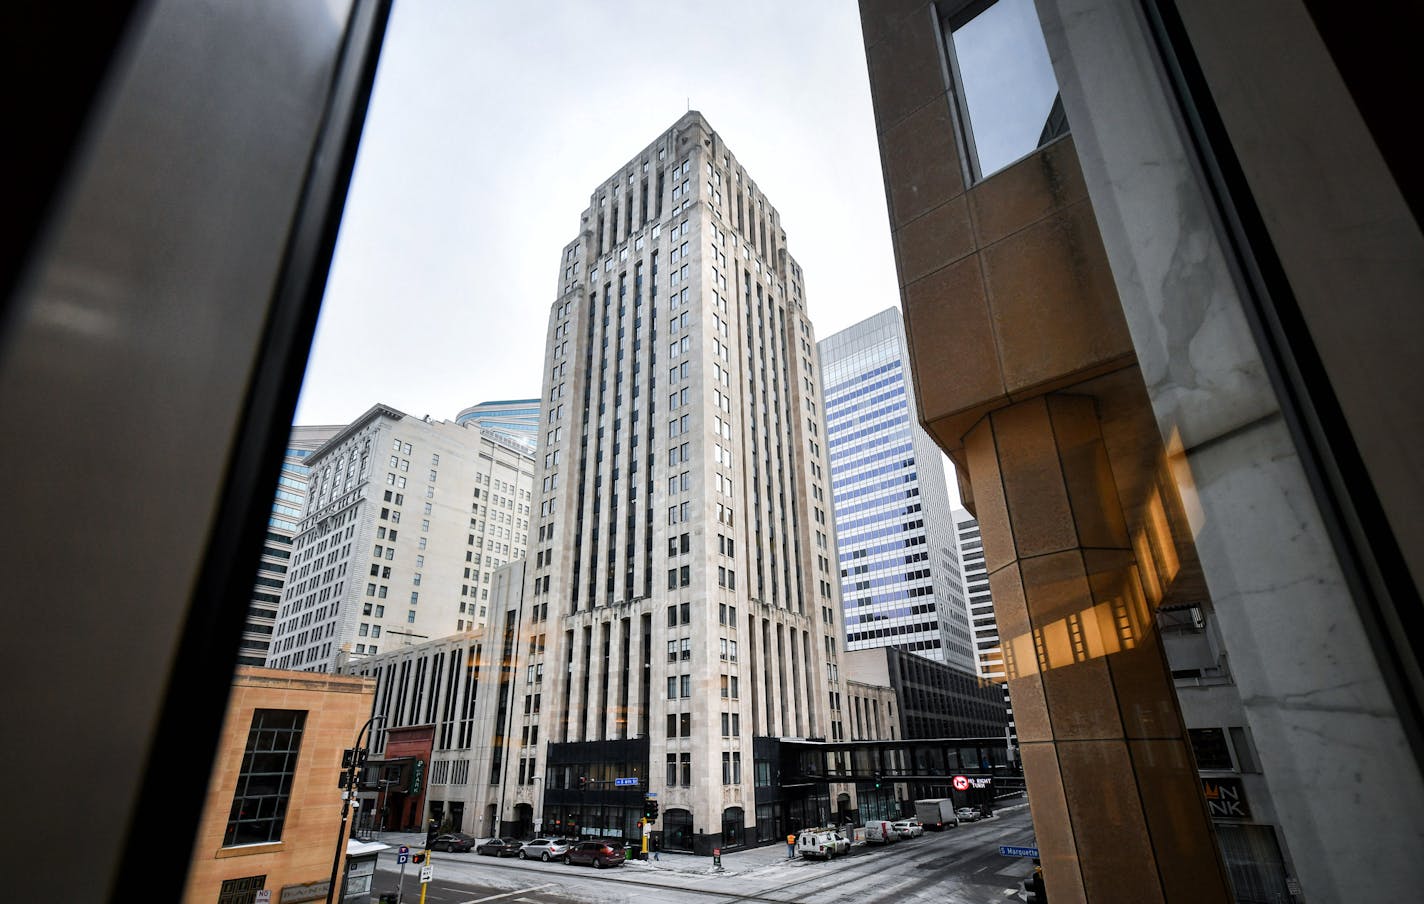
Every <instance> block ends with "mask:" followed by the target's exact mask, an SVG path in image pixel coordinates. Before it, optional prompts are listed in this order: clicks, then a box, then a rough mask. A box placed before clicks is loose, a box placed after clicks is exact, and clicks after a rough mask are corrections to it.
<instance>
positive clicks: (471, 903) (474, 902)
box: [460, 882, 556, 904]
mask: <svg viewBox="0 0 1424 904" xmlns="http://www.w3.org/2000/svg"><path fill="white" fill-rule="evenodd" d="M555 884H556V883H553V882H545V883H544V884H543V885H535V886H534V887H532V888H521V889H519V890H518V891H507V892H505V893H504V894H501V895H490V896H489V897H488V898H471V899H470V900H468V901H462V902H460V904H484V902H486V901H498V900H499V899H501V898H512V897H514V896H515V895H527V894H528V893H529V892H531V891H538V890H539V889H541V888H552V887H553V886H554V885H555ZM519 900H520V901H529V900H530V899H529V898H520V899H519ZM534 904H538V902H534Z"/></svg>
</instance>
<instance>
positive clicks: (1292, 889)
mask: <svg viewBox="0 0 1424 904" xmlns="http://www.w3.org/2000/svg"><path fill="white" fill-rule="evenodd" d="M1322 11H1323V10H1322V8H1317V5H1315V4H1309V3H1306V4H1229V3H1191V4H1185V3H1178V4H1173V3H1159V2H1143V3H1129V2H1119V0H1036V2H1030V0H996V2H984V0H972V2H971V0H946V2H938V3H929V2H915V0H910V2H888V0H887V2H878V0H861V14H862V26H863V31H864V39H865V45H866V55H867V61H868V64H869V72H870V80H871V93H872V97H873V100H874V106H875V119H876V128H877V131H878V135H879V142H880V150H881V158H882V165H883V169H884V175H885V183H886V194H887V198H888V202H889V213H890V220H891V228H892V230H893V235H894V244H895V250H896V255H897V265H898V270H899V276H900V283H901V293H902V300H903V311H904V315H905V319H906V324H907V329H908V332H909V336H910V349H911V355H912V358H913V369H914V373H915V383H916V388H917V398H918V401H919V405H920V412H919V413H920V418H921V421H922V422H923V423H924V424H925V426H926V428H927V429H928V430H929V431H930V432H931V433H932V434H933V435H934V437H935V439H936V441H937V442H938V443H939V444H940V446H941V447H942V448H944V449H945V451H946V452H947V453H948V454H949V455H950V456H951V457H952V458H953V459H954V461H955V463H956V465H957V466H958V472H959V475H960V478H961V482H962V486H961V495H962V497H963V499H964V502H965V505H966V507H967V508H968V509H969V510H970V511H971V512H972V513H973V514H974V515H975V516H976V517H977V519H978V521H979V526H980V530H981V532H982V538H983V547H984V557H985V568H986V571H987V572H988V576H989V583H990V589H991V591H992V597H993V601H994V609H995V612H996V616H997V619H998V628H999V635H1000V640H1001V645H1002V651H1003V661H1004V668H1005V672H1006V675H1007V678H1008V683H1009V689H1010V693H1011V696H1012V701H1013V709H1014V717H1015V721H1016V724H1017V729H1018V734H1019V738H1020V741H1021V749H1022V755H1023V762H1024V769H1025V773H1026V777H1027V782H1028V788H1029V792H1030V799H1031V802H1032V808H1033V818H1034V827H1035V830H1036V833H1037V837H1038V845H1039V848H1040V850H1041V851H1042V859H1043V868H1044V876H1045V880H1046V882H1047V888H1048V895H1049V897H1050V898H1051V899H1052V900H1053V901H1054V902H1055V904H1057V902H1063V901H1134V902H1151V901H1225V900H1231V899H1232V898H1233V896H1234V897H1235V898H1237V899H1239V900H1251V901H1256V900H1261V901H1301V900H1312V901H1345V900H1395V899H1403V898H1412V897H1415V896H1417V895H1418V891H1419V888H1420V887H1424V867H1421V860H1420V858H1419V857H1418V855H1417V854H1418V851H1419V850H1420V848H1421V845H1424V819H1421V817H1420V814H1421V813H1424V781H1421V768H1420V767H1421V762H1422V761H1424V760H1421V751H1424V744H1421V741H1420V738H1421V718H1420V712H1421V706H1420V700H1421V693H1420V691H1421V688H1424V680H1421V670H1420V657H1419V647H1418V637H1419V636H1420V635H1419V631H1418V624H1419V612H1420V608H1419V599H1420V588H1419V576H1420V575H1421V574H1424V543H1421V542H1420V536H1421V532H1420V530H1419V527H1418V524H1419V521H1418V518H1417V517H1416V514H1415V512H1416V509H1417V506H1418V500H1419V499H1420V496H1421V492H1420V486H1421V484H1420V474H1421V473H1424V467H1421V461H1420V451H1419V450H1420V448H1421V447H1420V445H1419V443H1418V441H1417V438H1418V435H1419V432H1420V429H1419V428H1420V414H1419V413H1420V411H1421V410H1424V399H1421V387H1424V381H1421V380H1419V376H1418V365H1417V351H1416V349H1417V348H1418V346H1419V344H1420V341H1421V340H1424V318H1421V317H1420V315H1419V312H1420V310H1421V308H1420V305H1419V304H1418V301H1419V299H1420V298H1421V297H1424V277H1421V274H1424V268H1422V267H1421V266H1420V264H1421V261H1424V233H1421V230H1420V226H1419V219H1418V215H1417V208H1414V209H1413V210H1411V208H1410V206H1409V201H1408V199H1407V198H1406V197H1402V196H1401V193H1400V183H1399V182H1398V181H1396V180H1398V179H1402V178H1406V177H1408V178H1413V177H1412V173H1414V172H1416V171H1417V167H1416V166H1414V165H1413V158H1414V151H1413V149H1412V146H1411V145H1410V144H1409V143H1408V142H1404V143H1401V142H1400V141H1399V137H1400V135H1401V134H1402V133H1396V132H1393V131H1392V127H1393V125H1394V123H1393V119H1394V117H1393V116H1390V115H1388V113H1386V115H1383V116H1381V115H1380V114H1381V112H1382V111H1387V110H1392V109H1393V108H1392V107H1381V106H1379V105H1378V102H1379V101H1380V100H1381V99H1382V95H1381V94H1380V89H1381V88H1387V87H1388V86H1387V85H1382V84H1381V83H1380V81H1379V80H1378V79H1377V78H1376V76H1375V73H1376V72H1377V62H1378V61H1377V59H1376V55H1375V54H1374V53H1373V52H1372V48H1373V47H1374V45H1375V43H1376V41H1379V40H1385V41H1387V40H1389V39H1388V37H1387V36H1383V35H1378V34H1375V33H1374V32H1376V31H1378V30H1379V29H1377V28H1370V29H1369V33H1368V34H1366V33H1364V32H1361V31H1358V30H1356V28H1357V23H1356V22H1355V21H1354V18H1355V17H1348V16H1343V15H1342V16H1334V17H1323V16H1322V15H1321V14H1320V13H1321V12H1322ZM1359 27H1360V28H1369V25H1368V23H1365V24H1362V25H1359ZM1337 67H1339V68H1337ZM1396 87H1397V86H1396ZM1405 160H1407V161H1409V162H1408V164H1407V165H1406V166H1404V167H1401V166H1400V163H1401V162H1402V161H1405ZM951 362H952V363H951ZM1208 629H1210V630H1212V631H1214V632H1215V634H1214V635H1213V637H1212V638H1209V639H1204V640H1209V641H1210V642H1201V643H1195V642H1191V643H1189V642H1184V637H1183V635H1184V634H1192V633H1195V634H1198V635H1200V634H1201V633H1202V632H1204V631H1206V630H1208ZM1164 635H1165V637H1164ZM1199 639H1202V638H1199ZM1217 640H1219V642H1220V644H1219V649H1215V648H1213V647H1212V643H1215V642H1216V641H1217ZM1169 644H1170V645H1171V646H1172V647H1173V648H1175V655H1176V656H1178V657H1180V656H1181V655H1183V654H1192V655H1195V656H1196V660H1195V661H1194V662H1190V663H1184V662H1178V661H1177V660H1176V659H1172V658H1171V657H1173V656H1174V650H1173V649H1168V646H1169ZM1222 652H1224V654H1225V655H1220V654H1221V653H1222ZM1169 661H1170V662H1171V665H1170V666H1169ZM1180 666H1187V667H1185V668H1184V667H1180ZM1174 678H1177V679H1178V680H1179V681H1182V682H1189V683H1190V684H1191V687H1192V689H1193V690H1192V698H1193V699H1191V701H1190V707H1184V706H1183V705H1182V703H1181V700H1185V699H1187V697H1186V694H1185V693H1183V695H1182V697H1181V698H1180V699H1179V694H1178V692H1177V690H1176V689H1174V685H1173V679H1174ZM1204 683H1211V684H1212V693H1213V694H1214V695H1215V696H1216V697H1219V698H1221V699H1214V700H1212V701H1206V700H1197V699H1195V698H1196V696H1197V694H1196V693H1195V691H1196V689H1197V688H1200V687H1201V686H1203V684H1204ZM1183 690H1185V689H1183ZM1228 697H1229V698H1231V699H1234V700H1235V704H1234V705H1230V700H1228V699H1226V698H1228ZM1189 708H1190V710H1191V711H1193V712H1194V713H1196V714H1197V717H1200V718H1203V719H1205V720H1207V721H1206V723H1204V724H1203V725H1202V726H1201V727H1196V726H1193V725H1192V724H1191V723H1186V724H1184V719H1183V713H1184V712H1186V711H1187V710H1188V709H1189ZM1233 723H1234V724H1233ZM1245 773H1250V775H1249V776H1248V775H1245ZM1256 773H1259V778H1255V777H1254V776H1255V775H1256ZM1253 783H1254V787H1255V788H1256V789H1259V791H1260V793H1263V794H1268V795H1269V801H1268V805H1267V806H1261V807H1257V808H1256V810H1255V811H1254V812H1253V811H1252V810H1250V809H1248V808H1246V807H1244V806H1242V804H1244V803H1245V798H1243V797H1242V794H1243V792H1244V793H1246V794H1247V796H1248V797H1249V795H1251V794H1255V793H1258V792H1257V791H1253V790H1251V789H1252V787H1253Z"/></svg>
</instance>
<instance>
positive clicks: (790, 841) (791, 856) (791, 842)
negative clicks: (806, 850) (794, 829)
mask: <svg viewBox="0 0 1424 904" xmlns="http://www.w3.org/2000/svg"><path fill="white" fill-rule="evenodd" d="M786 859H787V860H795V859H796V835H795V834H794V833H793V834H789V835H787V836H786Z"/></svg>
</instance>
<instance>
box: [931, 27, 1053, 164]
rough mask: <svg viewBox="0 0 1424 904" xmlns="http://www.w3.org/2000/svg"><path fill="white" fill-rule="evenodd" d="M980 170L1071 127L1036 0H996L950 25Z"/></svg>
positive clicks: (1027, 150)
mask: <svg viewBox="0 0 1424 904" xmlns="http://www.w3.org/2000/svg"><path fill="white" fill-rule="evenodd" d="M951 41H952V44H953V50H954V61H955V64H956V68H957V70H958V71H957V76H958V81H959V86H960V91H959V94H960V101H961V103H962V104H963V109H964V111H965V118H966V119H967V120H968V121H967V122H966V123H965V124H964V130H965V133H966V137H967V139H968V144H969V146H970V150H971V157H972V159H973V164H974V173H975V176H976V178H979V179H982V178H984V177H985V176H988V175H990V174H992V173H995V172H998V171H999V170H1001V169H1003V168H1004V167H1006V166H1008V165H1009V164H1010V163H1013V162H1014V161H1015V160H1018V159H1019V158H1020V157H1023V156H1024V155H1025V154H1028V153H1030V152H1032V151H1033V150H1034V149H1035V148H1039V147H1041V146H1043V145H1044V144H1047V143H1048V142H1049V141H1051V140H1052V139H1054V138H1057V137H1058V136H1059V135H1062V134H1065V133H1066V132H1067V131H1068V120H1067V118H1066V117H1065V116H1064V114H1063V104H1062V101H1061V100H1060V99H1059V97H1058V82H1057V81H1056V80H1055V79H1054V76H1053V66H1052V64H1051V63H1050V62H1049V59H1048V47H1047V45H1046V44H1044V41H1043V30H1042V29H1041V28H1040V27H1039V24H1038V16H1037V14H1036V13H1035V12H1034V9H1033V2H1032V0H999V2H997V3H993V4H991V5H990V6H989V7H988V8H987V9H985V10H983V11H982V12H980V13H979V14H978V15H976V16H974V17H973V18H972V19H969V20H968V21H967V22H963V23H960V24H959V25H957V26H956V27H954V29H953V31H952V32H951Z"/></svg>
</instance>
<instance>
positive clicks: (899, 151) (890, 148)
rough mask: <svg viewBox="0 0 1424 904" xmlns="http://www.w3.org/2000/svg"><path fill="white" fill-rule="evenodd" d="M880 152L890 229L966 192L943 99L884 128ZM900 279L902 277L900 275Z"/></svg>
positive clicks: (951, 125) (952, 130)
mask: <svg viewBox="0 0 1424 904" xmlns="http://www.w3.org/2000/svg"><path fill="white" fill-rule="evenodd" d="M880 148H881V150H880V158H881V162H882V164H883V168H884V171H885V187H886V194H887V195H888V197H889V201H890V226H891V229H899V228H900V227H902V226H904V225H905V224H906V223H908V222H910V221H911V220H913V219H915V218H916V217H919V216H922V215H923V214H925V213H927V212H928V211H930V210H932V209H934V208H936V207H938V206H939V205H941V204H943V203H944V202H946V201H948V200H950V199H951V198H955V197H958V196H959V195H962V194H963V193H964V177H963V174H962V173H961V172H960V169H959V155H958V151H957V150H956V146H955V142H954V124H953V122H952V121H951V118H950V115H949V103H948V100H947V99H945V98H944V97H940V98H939V99H937V100H934V101H932V102H930V103H927V104H925V105H923V106H921V107H920V108H919V109H918V110H915V111H914V112H913V113H911V114H910V115H909V116H908V117H906V118H905V119H904V120H902V121H900V122H898V123H896V124H895V125H893V126H891V127H890V128H888V129H886V131H885V134H884V135H883V136H881V141H880ZM900 278H901V280H902V281H903V280H904V279H905V277H904V275H903V274H902V275H901V277H900Z"/></svg>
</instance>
